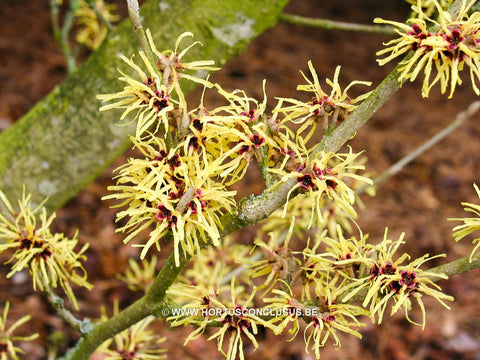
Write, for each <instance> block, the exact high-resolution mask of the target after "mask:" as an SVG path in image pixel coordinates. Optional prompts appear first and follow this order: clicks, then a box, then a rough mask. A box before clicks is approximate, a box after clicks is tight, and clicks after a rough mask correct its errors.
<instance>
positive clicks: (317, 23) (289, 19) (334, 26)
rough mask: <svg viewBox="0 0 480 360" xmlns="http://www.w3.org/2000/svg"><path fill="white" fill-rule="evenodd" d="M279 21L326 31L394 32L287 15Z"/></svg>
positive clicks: (389, 28) (381, 26)
mask: <svg viewBox="0 0 480 360" xmlns="http://www.w3.org/2000/svg"><path fill="white" fill-rule="evenodd" d="M280 21H283V22H286V23H289V24H297V25H305V26H313V27H319V28H322V29H326V30H343V31H358V32H360V31H361V32H369V33H374V34H385V35H395V31H394V30H393V28H392V27H390V26H383V25H365V24H355V23H347V22H343V21H334V20H327V19H318V18H309V17H305V16H300V15H293V14H287V13H282V14H280Z"/></svg>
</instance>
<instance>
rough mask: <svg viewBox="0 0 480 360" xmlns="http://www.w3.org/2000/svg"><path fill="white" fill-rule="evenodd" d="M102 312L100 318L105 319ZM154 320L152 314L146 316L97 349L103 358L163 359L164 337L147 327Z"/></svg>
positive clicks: (115, 311) (118, 359) (116, 308)
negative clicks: (162, 346)
mask: <svg viewBox="0 0 480 360" xmlns="http://www.w3.org/2000/svg"><path fill="white" fill-rule="evenodd" d="M117 313H118V302H115V304H114V314H117ZM106 318H107V317H106V315H105V314H104V313H103V314H102V318H101V320H106ZM155 320H156V318H155V317H154V316H147V317H146V318H145V319H143V320H141V321H139V322H138V323H136V324H135V325H132V326H130V327H129V328H128V329H126V330H124V331H122V332H120V333H118V334H117V335H115V336H114V337H113V338H111V339H109V340H107V341H105V342H104V343H103V344H102V345H101V346H100V347H99V348H98V349H97V350H96V352H95V353H96V354H101V356H104V357H102V359H105V360H124V359H132V360H134V359H138V360H140V359H141V360H159V359H165V358H166V357H167V355H166V354H165V353H166V352H167V349H164V348H161V347H160V346H161V344H162V343H163V342H165V340H166V337H160V336H158V334H157V333H155V331H154V330H150V329H148V327H149V326H151V324H152V323H153V322H154V321H155Z"/></svg>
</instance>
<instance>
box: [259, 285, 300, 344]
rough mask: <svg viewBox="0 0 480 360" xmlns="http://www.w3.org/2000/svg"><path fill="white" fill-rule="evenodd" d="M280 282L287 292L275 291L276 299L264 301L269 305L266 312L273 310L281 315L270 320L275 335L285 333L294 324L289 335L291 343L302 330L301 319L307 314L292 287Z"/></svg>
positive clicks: (265, 299)
mask: <svg viewBox="0 0 480 360" xmlns="http://www.w3.org/2000/svg"><path fill="white" fill-rule="evenodd" d="M279 281H281V282H282V283H283V286H284V288H285V290H280V289H273V290H272V294H273V295H274V297H271V298H263V301H264V302H265V303H267V304H268V305H267V306H266V307H265V310H271V311H272V313H274V314H277V313H278V314H280V315H278V316H275V317H274V318H273V319H271V320H269V323H270V324H272V327H273V332H274V334H275V335H278V334H281V333H283V332H284V331H285V329H286V328H287V326H288V325H289V324H290V323H292V327H291V328H290V329H289V330H288V333H289V334H290V335H291V338H290V339H289V341H291V340H293V339H294V338H295V337H296V336H297V334H298V332H299V330H300V322H299V319H300V317H301V315H302V314H305V305H304V304H302V303H301V302H299V301H298V300H297V299H296V298H295V296H294V295H293V292H292V289H291V287H290V286H289V285H288V284H287V283H286V282H284V281H282V280H279Z"/></svg>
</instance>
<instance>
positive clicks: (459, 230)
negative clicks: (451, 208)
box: [448, 184, 480, 262]
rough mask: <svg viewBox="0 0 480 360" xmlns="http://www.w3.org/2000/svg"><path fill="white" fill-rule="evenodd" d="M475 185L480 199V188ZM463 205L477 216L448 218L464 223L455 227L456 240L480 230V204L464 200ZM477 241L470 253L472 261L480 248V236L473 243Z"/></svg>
mask: <svg viewBox="0 0 480 360" xmlns="http://www.w3.org/2000/svg"><path fill="white" fill-rule="evenodd" d="M473 187H474V188H475V191H476V193H477V196H478V198H479V199H480V189H479V188H478V186H477V184H473ZM462 205H463V209H464V210H465V211H468V212H471V213H474V214H475V215H476V216H477V217H473V218H452V219H448V220H453V221H463V224H462V225H458V226H455V227H454V228H453V236H454V238H455V241H460V240H461V239H463V238H464V237H465V236H467V235H469V234H471V233H473V232H474V231H477V230H480V205H476V204H472V203H468V202H462ZM475 243H476V245H475V247H474V248H473V250H472V252H471V253H470V262H472V259H473V256H474V255H475V253H476V252H477V251H478V249H479V248H480V237H478V238H476V239H474V240H473V244H475Z"/></svg>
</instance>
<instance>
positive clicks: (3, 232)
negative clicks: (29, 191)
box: [0, 190, 93, 308]
mask: <svg viewBox="0 0 480 360" xmlns="http://www.w3.org/2000/svg"><path fill="white" fill-rule="evenodd" d="M0 201H1V204H2V205H3V207H4V208H5V209H6V210H7V212H6V213H5V214H2V213H0V240H3V241H2V244H0V253H2V252H12V251H13V253H12V255H11V256H10V259H9V260H8V261H7V262H6V264H10V263H11V264H12V265H11V269H10V272H9V273H8V274H7V277H8V278H10V277H12V276H13V275H14V274H15V273H17V272H20V271H23V270H25V269H28V271H29V272H30V274H31V276H32V281H33V288H34V289H37V288H39V289H40V290H42V291H51V290H52V289H54V288H57V287H58V286H60V287H61V288H62V289H63V290H64V292H65V294H66V295H67V297H68V298H69V300H70V301H71V302H72V304H73V305H74V307H75V308H78V305H77V301H76V298H75V294H74V293H73V289H72V286H71V283H74V284H76V285H79V286H83V287H85V288H87V289H89V290H90V289H92V287H93V285H92V284H90V283H89V282H88V281H87V274H86V271H85V269H84V267H83V265H82V263H81V261H82V260H85V255H83V254H84V252H85V251H86V250H87V248H88V244H85V245H84V246H83V247H82V248H81V249H80V250H78V249H77V248H78V240H77V239H76V234H75V235H74V237H73V238H71V239H69V238H67V237H66V236H64V235H63V234H59V233H55V234H54V233H52V232H51V231H50V225H51V223H52V221H53V220H54V219H55V214H52V215H50V216H47V212H46V209H45V207H43V204H44V203H41V204H40V205H38V206H36V207H33V206H32V201H31V196H30V195H26V193H25V190H24V193H23V195H22V199H21V200H19V202H18V207H19V210H18V211H15V210H14V208H13V206H12V204H11V203H10V202H9V201H8V199H7V197H6V196H5V194H4V193H3V192H1V191H0Z"/></svg>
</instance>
